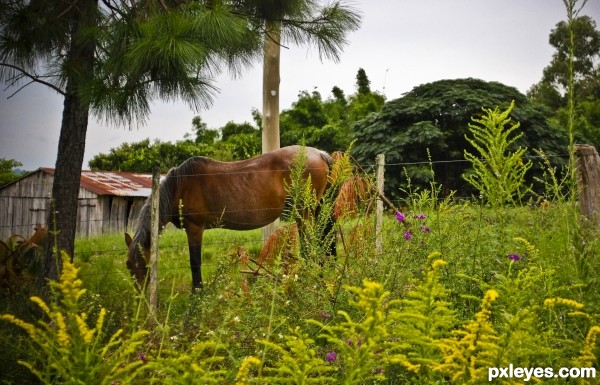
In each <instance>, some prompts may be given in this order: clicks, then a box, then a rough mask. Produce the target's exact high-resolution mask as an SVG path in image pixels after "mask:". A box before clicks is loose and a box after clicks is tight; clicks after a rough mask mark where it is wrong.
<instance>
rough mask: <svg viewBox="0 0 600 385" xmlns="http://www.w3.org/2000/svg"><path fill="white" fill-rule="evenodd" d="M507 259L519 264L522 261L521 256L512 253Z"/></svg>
mask: <svg viewBox="0 0 600 385" xmlns="http://www.w3.org/2000/svg"><path fill="white" fill-rule="evenodd" d="M507 257H508V259H510V260H511V261H515V262H517V261H520V260H521V256H520V255H519V254H514V253H512V254H508V256H507Z"/></svg>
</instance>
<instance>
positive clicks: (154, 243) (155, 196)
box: [148, 167, 160, 322]
mask: <svg viewBox="0 0 600 385" xmlns="http://www.w3.org/2000/svg"><path fill="white" fill-rule="evenodd" d="M151 197H152V198H151V201H150V202H151V204H152V206H151V207H152V213H151V217H150V218H151V224H152V228H151V230H150V231H151V236H150V282H149V284H148V285H149V291H150V299H149V302H150V311H151V312H152V316H151V317H150V319H151V320H152V319H153V318H154V317H153V316H155V315H156V313H157V311H158V288H157V286H158V230H159V222H160V219H159V215H160V211H159V199H160V169H159V168H158V167H155V168H154V169H153V170H152V195H151ZM151 322H152V321H151Z"/></svg>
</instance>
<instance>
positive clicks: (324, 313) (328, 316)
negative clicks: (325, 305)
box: [319, 311, 331, 319]
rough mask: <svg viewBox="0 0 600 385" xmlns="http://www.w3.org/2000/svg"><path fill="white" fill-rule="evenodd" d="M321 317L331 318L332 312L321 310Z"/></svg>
mask: <svg viewBox="0 0 600 385" xmlns="http://www.w3.org/2000/svg"><path fill="white" fill-rule="evenodd" d="M319 317H321V318H324V319H330V318H331V314H329V313H327V312H326V311H320V312H319Z"/></svg>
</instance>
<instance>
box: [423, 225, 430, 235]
mask: <svg viewBox="0 0 600 385" xmlns="http://www.w3.org/2000/svg"><path fill="white" fill-rule="evenodd" d="M421 231H422V232H424V233H425V234H429V233H430V232H431V229H430V228H429V227H427V226H421Z"/></svg>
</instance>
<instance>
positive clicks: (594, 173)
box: [575, 144, 600, 228]
mask: <svg viewBox="0 0 600 385" xmlns="http://www.w3.org/2000/svg"><path fill="white" fill-rule="evenodd" d="M575 155H576V156H577V159H576V166H577V184H578V187H579V188H578V190H579V211H580V213H581V215H583V216H584V217H585V218H587V220H588V221H589V223H591V224H592V225H593V226H595V227H596V228H600V156H599V155H598V151H596V149H595V148H594V146H591V145H589V144H577V145H575Z"/></svg>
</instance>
